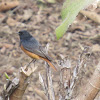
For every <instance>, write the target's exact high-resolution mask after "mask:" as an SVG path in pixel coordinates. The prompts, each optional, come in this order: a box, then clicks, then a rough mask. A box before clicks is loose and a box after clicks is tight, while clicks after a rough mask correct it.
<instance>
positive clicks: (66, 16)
mask: <svg viewBox="0 0 100 100" xmlns="http://www.w3.org/2000/svg"><path fill="white" fill-rule="evenodd" d="M93 1H94V0H66V1H65V3H64V4H63V8H62V11H61V17H62V20H63V22H62V23H61V25H60V26H58V27H57V28H56V31H55V32H56V37H57V39H59V38H61V37H62V36H63V34H64V33H65V32H66V31H67V29H68V27H69V25H71V23H72V22H73V21H74V20H75V18H76V16H77V15H78V13H79V11H80V10H81V9H84V8H85V7H86V6H88V5H89V4H90V3H92V2H93Z"/></svg>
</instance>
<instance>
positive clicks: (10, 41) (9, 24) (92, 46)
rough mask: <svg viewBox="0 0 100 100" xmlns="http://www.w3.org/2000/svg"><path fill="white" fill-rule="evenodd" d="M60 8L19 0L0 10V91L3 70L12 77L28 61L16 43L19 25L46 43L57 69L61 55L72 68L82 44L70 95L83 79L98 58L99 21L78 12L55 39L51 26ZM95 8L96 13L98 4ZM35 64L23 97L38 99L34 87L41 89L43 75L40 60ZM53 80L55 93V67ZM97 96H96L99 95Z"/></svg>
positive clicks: (57, 87)
mask: <svg viewBox="0 0 100 100" xmlns="http://www.w3.org/2000/svg"><path fill="white" fill-rule="evenodd" d="M23 1H24V2H23ZM61 8H62V3H55V4H44V5H43V4H41V3H38V2H37V1H32V0H20V6H19V7H18V8H17V9H12V10H9V11H7V12H2V13H0V92H1V91H2V88H3V85H4V84H5V83H6V78H5V76H4V72H7V73H8V75H9V76H10V77H11V78H14V77H16V75H17V74H18V71H19V69H20V67H21V66H23V65H25V64H27V63H28V62H29V61H31V59H30V58H29V57H28V56H27V55H25V54H24V53H23V52H22V50H21V49H20V47H19V37H18V35H17V33H16V32H18V31H19V30H23V29H25V30H28V31H29V32H30V33H31V34H32V35H33V36H34V37H36V39H37V40H39V41H40V43H41V44H42V45H43V46H46V44H47V43H49V45H50V47H49V52H50V53H49V54H50V55H51V56H52V58H53V59H54V63H55V65H56V66H57V68H58V70H59V69H60V68H59V66H58V64H57V62H58V61H59V60H61V57H63V58H65V59H67V58H68V59H71V64H72V68H73V67H75V65H76V64H77V60H78V57H79V55H80V54H81V53H82V51H83V49H84V48H86V51H85V53H84V56H83V61H84V65H85V67H83V68H82V69H81V71H80V73H79V80H78V82H77V88H75V89H76V90H77V92H75V94H74V96H76V95H77V94H78V93H79V91H80V90H81V88H80V87H81V86H84V85H85V84H86V83H87V80H88V79H89V78H90V77H91V75H92V73H93V71H94V69H95V67H96V65H97V64H98V62H99V58H100V39H99V38H100V24H97V23H95V22H93V21H92V20H90V19H89V18H87V17H84V16H83V15H82V14H79V15H78V17H77V19H76V20H75V22H74V23H73V24H72V26H71V27H70V28H69V29H68V31H67V32H66V34H65V35H64V36H63V37H62V38H61V39H60V40H57V39H56V36H55V29H56V27H57V26H58V25H60V23H61V16H60V11H61ZM95 12H97V13H98V14H99V15H100V7H98V8H97V9H96V10H95ZM36 66H38V69H37V70H36V71H35V73H34V74H33V75H32V77H31V83H30V84H29V86H28V88H27V90H26V92H25V95H24V98H23V100H33V98H34V100H42V99H41V97H39V96H38V95H37V94H36V92H35V89H34V88H37V89H41V90H42V86H41V85H40V82H39V78H38V73H39V72H40V73H41V74H43V75H45V67H44V66H45V65H44V62H43V61H41V60H40V61H37V62H36ZM44 77H45V76H44ZM53 84H54V88H55V94H56V95H58V90H59V71H58V72H54V71H53ZM98 97H99V98H100V96H99V95H98ZM99 98H97V99H96V100H99Z"/></svg>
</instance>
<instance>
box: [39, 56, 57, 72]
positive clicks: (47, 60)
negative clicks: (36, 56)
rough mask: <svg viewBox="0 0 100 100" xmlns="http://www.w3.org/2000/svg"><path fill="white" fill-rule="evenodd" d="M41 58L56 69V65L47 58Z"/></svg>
mask: <svg viewBox="0 0 100 100" xmlns="http://www.w3.org/2000/svg"><path fill="white" fill-rule="evenodd" d="M41 58H42V57H41ZM42 59H43V60H45V61H46V62H47V63H48V64H49V65H50V67H52V68H53V69H54V70H55V71H57V69H56V67H55V66H54V65H53V64H52V63H51V62H50V61H49V60H47V59H45V58H42Z"/></svg>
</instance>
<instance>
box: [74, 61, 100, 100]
mask: <svg viewBox="0 0 100 100" xmlns="http://www.w3.org/2000/svg"><path fill="white" fill-rule="evenodd" d="M99 91H100V62H99V64H98V65H97V66H96V69H95V72H94V74H93V76H92V77H91V79H90V80H89V81H88V83H87V85H86V86H85V87H83V90H82V92H81V93H80V94H79V95H78V96H77V97H76V98H75V99H73V100H94V98H95V97H96V95H97V94H98V92H99Z"/></svg>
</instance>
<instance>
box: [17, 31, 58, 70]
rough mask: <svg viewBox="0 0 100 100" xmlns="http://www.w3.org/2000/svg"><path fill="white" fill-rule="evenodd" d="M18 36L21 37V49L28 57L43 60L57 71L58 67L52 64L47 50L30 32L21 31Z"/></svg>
mask: <svg viewBox="0 0 100 100" xmlns="http://www.w3.org/2000/svg"><path fill="white" fill-rule="evenodd" d="M18 34H19V37H20V47H21V49H22V50H23V51H24V52H25V53H26V54H27V55H28V56H30V57H31V58H33V59H43V60H45V61H46V62H47V63H48V64H49V65H50V66H51V67H52V68H53V69H54V70H56V67H55V66H54V65H53V64H52V63H51V61H52V59H51V57H49V56H48V54H47V53H46V51H45V49H44V48H43V47H42V46H41V44H40V43H39V42H38V41H37V40H36V39H35V38H34V37H33V36H32V35H31V34H30V33H29V32H27V31H26V30H21V31H19V32H18Z"/></svg>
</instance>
